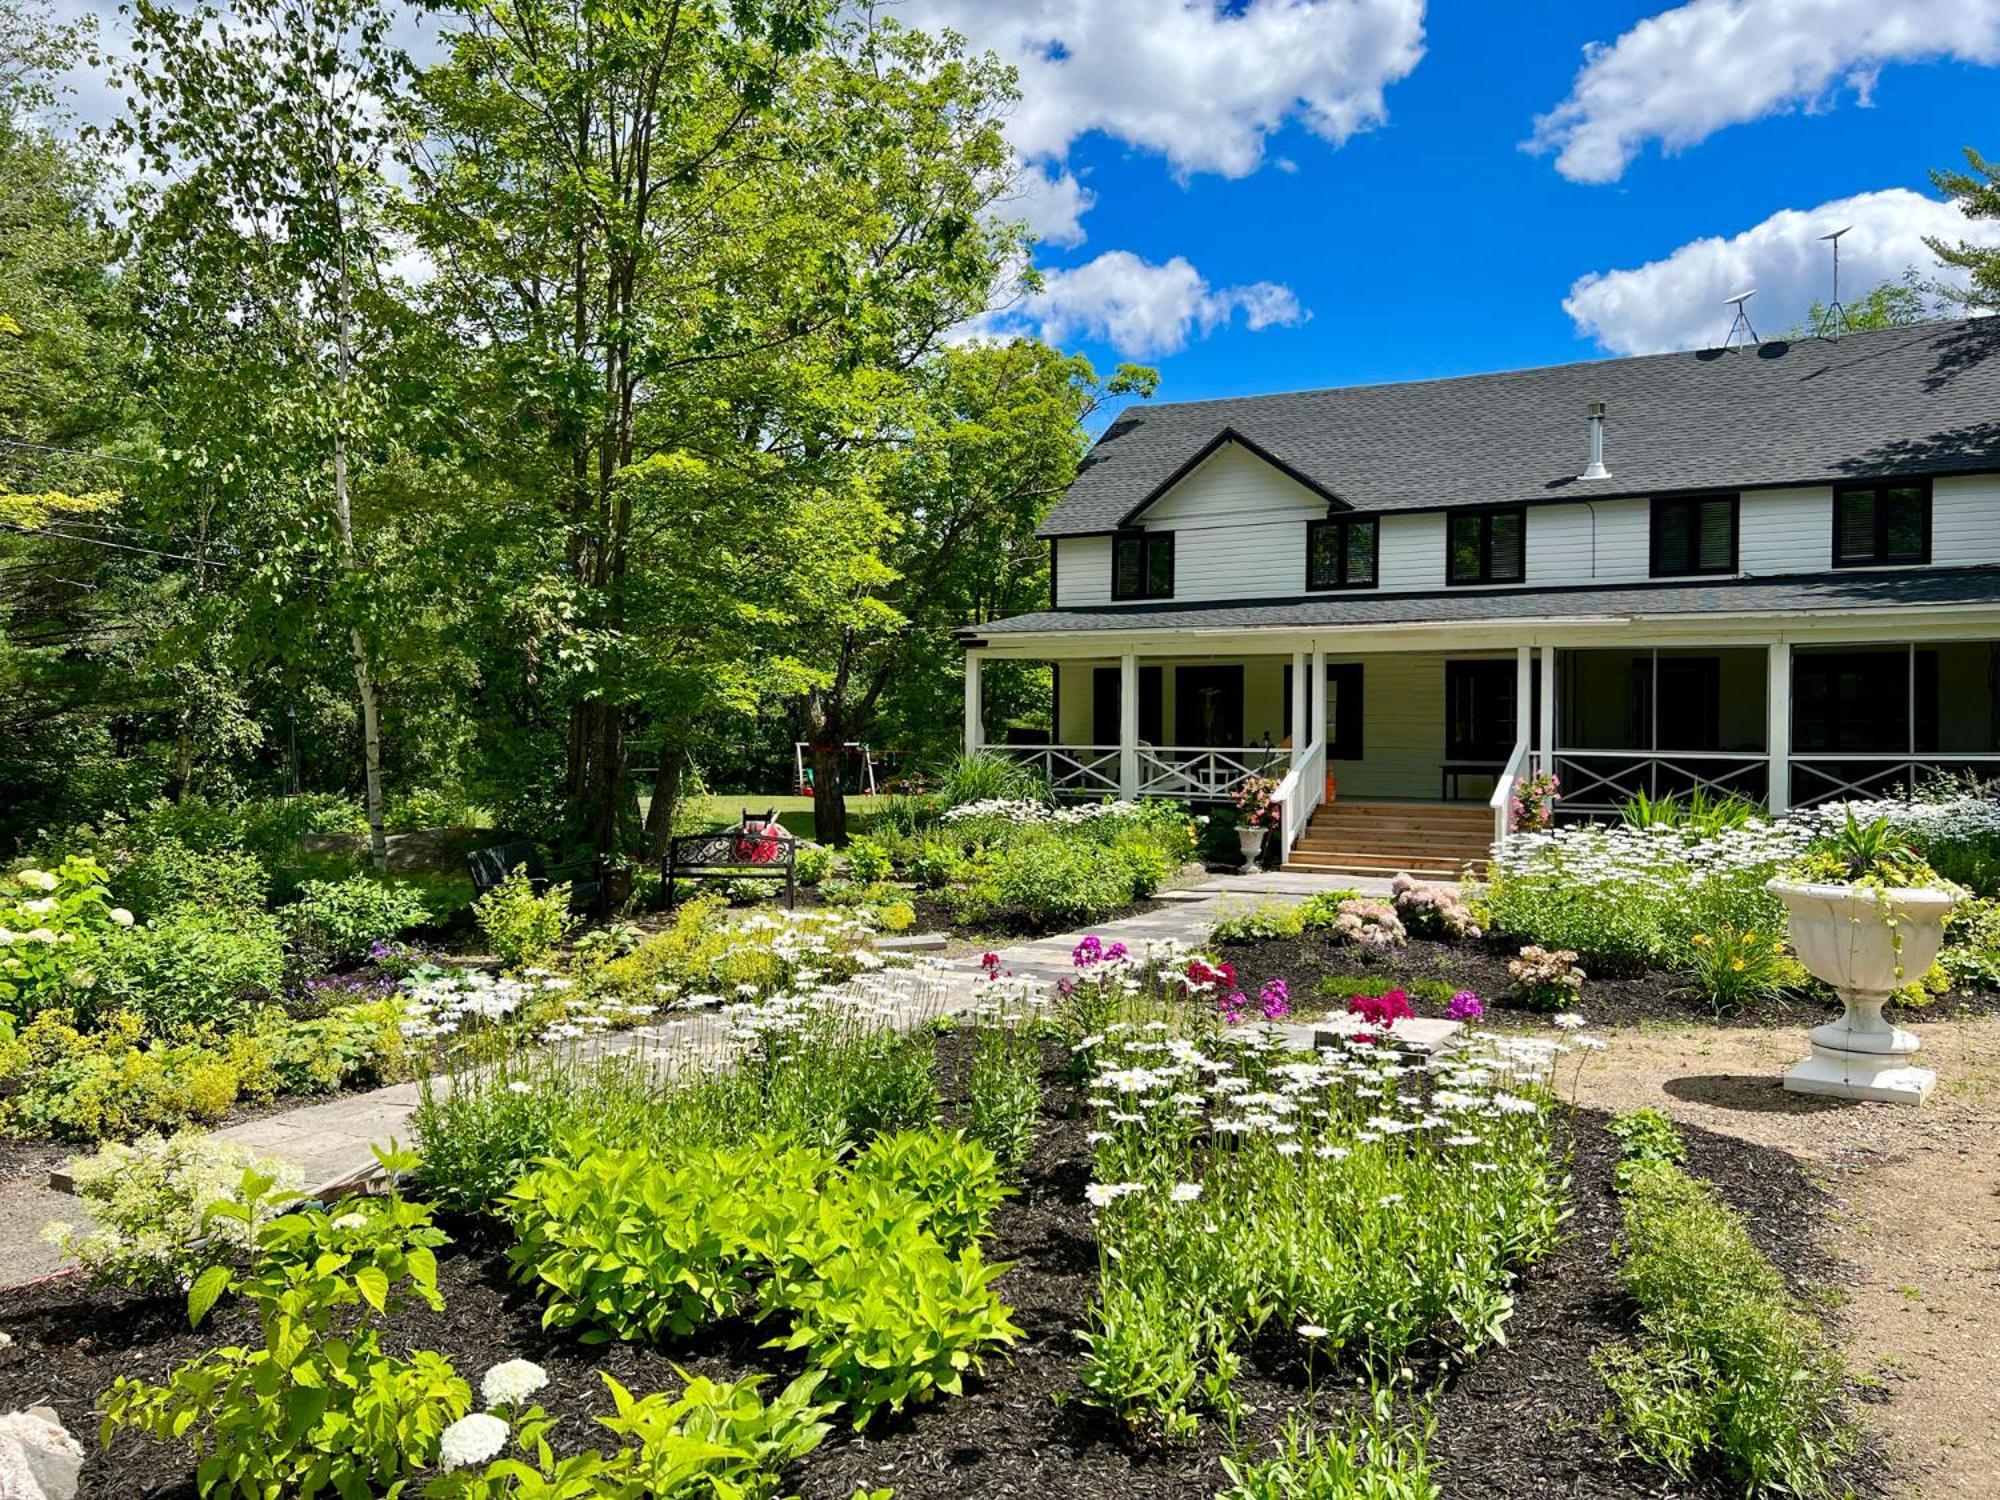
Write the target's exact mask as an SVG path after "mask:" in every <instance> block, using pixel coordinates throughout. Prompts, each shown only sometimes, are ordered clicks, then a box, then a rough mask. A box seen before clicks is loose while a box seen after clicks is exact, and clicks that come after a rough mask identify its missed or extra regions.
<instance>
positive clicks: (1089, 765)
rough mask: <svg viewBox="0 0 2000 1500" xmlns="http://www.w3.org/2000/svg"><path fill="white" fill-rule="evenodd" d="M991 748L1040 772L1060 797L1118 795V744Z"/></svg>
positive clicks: (994, 751) (993, 751) (993, 746)
mask: <svg viewBox="0 0 2000 1500" xmlns="http://www.w3.org/2000/svg"><path fill="white" fill-rule="evenodd" d="M987 749H988V750H989V751H990V752H991V753H993V754H996V755H1004V756H1006V757H1008V759H1010V760H1014V761H1018V762H1019V763H1020V764H1022V765H1023V766H1026V767H1027V768H1028V769H1029V770H1031V771H1037V772H1039V773H1040V774H1041V776H1042V777H1043V779H1044V780H1046V781H1047V782H1048V784H1049V790H1051V791H1052V792H1054V793H1055V794H1056V795H1057V796H1058V797H1093V798H1094V797H1103V796H1107V795H1108V796H1112V797H1115V796H1117V795H1118V747H1117V746H1116V745H989V746H988V747H987Z"/></svg>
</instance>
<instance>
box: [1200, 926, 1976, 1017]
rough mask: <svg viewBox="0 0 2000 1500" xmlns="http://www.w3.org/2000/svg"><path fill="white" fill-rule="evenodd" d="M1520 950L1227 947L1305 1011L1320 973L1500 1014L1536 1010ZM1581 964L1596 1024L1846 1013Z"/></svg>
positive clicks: (1586, 1005)
mask: <svg viewBox="0 0 2000 1500" xmlns="http://www.w3.org/2000/svg"><path fill="white" fill-rule="evenodd" d="M1520 951H1521V949H1520V944H1519V943H1515V942H1508V941H1506V940H1504V939H1498V938H1495V939H1485V940H1481V941H1478V942H1465V943H1454V942H1442V941H1433V940H1430V939H1425V938H1412V939H1411V940H1410V942H1409V944H1408V946H1407V947H1404V948H1399V949H1397V950H1396V951H1395V952H1393V953H1372V952H1370V951H1368V950H1367V949H1365V948H1358V947H1356V946H1354V945H1353V944H1351V943H1335V942H1331V941H1329V940H1328V939H1327V938H1326V936H1325V935H1324V934H1320V933H1305V934H1302V935H1300V936H1298V937H1284V938H1263V939H1260V940H1259V941H1257V942H1253V943H1242V944H1230V945H1228V946H1226V947H1224V948H1223V949H1222V950H1221V953H1222V956H1223V957H1225V958H1227V959H1228V960H1229V961H1230V962H1231V963H1232V964H1234V965H1235V966H1236V974H1237V980H1238V983H1239V984H1240V985H1241V986H1242V988H1243V990H1244V992H1245V993H1246V994H1255V993H1256V992H1257V988H1258V986H1261V985H1262V984H1263V983H1264V982H1265V981H1266V980H1269V979H1282V980H1284V981H1285V983H1286V984H1287V985H1288V986H1290V988H1291V992H1292V1002H1293V1008H1294V1009H1296V1010H1300V1011H1302V1012H1303V1011H1308V1010H1309V1009H1310V1007H1311V1006H1312V1005H1314V1004H1315V1003H1316V997H1315V996H1314V994H1313V986H1314V985H1315V984H1316V983H1317V982H1318V981H1319V980H1320V979H1322V978H1325V977H1327V976H1338V977H1340V978H1342V979H1350V978H1367V979H1369V980H1371V981H1374V982H1376V983H1379V984H1380V986H1381V988H1382V989H1385V990H1388V989H1395V988H1397V987H1398V986H1399V985H1403V984H1407V983H1409V982H1411V981H1413V980H1424V979H1431V980H1443V981H1445V982H1446V983H1448V984H1451V985H1454V986H1457V987H1459V988H1463V989H1469V990H1471V991H1472V992H1473V993H1474V994H1476V995H1478V996H1479V997H1480V999H1482V1000H1484V1001H1486V1003H1487V1004H1488V1005H1491V1006H1495V1007H1496V1008H1497V1009H1498V1010H1499V1011H1500V1012H1502V1013H1506V1012H1510V1011H1513V1012H1515V1013H1518V1014H1521V1015H1524V1016H1527V1015H1531V1013H1530V1012H1527V1011H1516V1010H1515V1007H1514V1006H1513V1005H1512V1002H1511V1001H1510V999H1509V994H1510V992H1511V991H1512V989H1513V984H1514V981H1513V979H1512V978H1511V977H1510V976H1509V975H1508V973H1507V961H1508V960H1509V959H1510V958H1513V957H1514V956H1515V955H1516V954H1518V953H1519V952H1520ZM1583 967H1584V969H1585V972H1586V973H1587V974H1588V976H1589V977H1588V978H1587V979H1586V980H1585V982H1584V986H1583V994H1582V996H1581V998H1580V999H1579V1000H1578V1001H1577V1003H1576V1008H1577V1009H1578V1010H1580V1011H1582V1012H1583V1013H1584V1015H1586V1016H1588V1017H1589V1018H1590V1020H1591V1023H1592V1024H1593V1025H1597V1026H1629V1025H1634V1024H1636V1023H1638V1022H1642V1021H1697V1022H1704V1023H1707V1024H1709V1025H1714V1026H1745V1027H1765V1028H1768V1027H1773V1026H1817V1025H1818V1024H1819V1023H1820V1022H1822V1021H1826V1020H1831V1019H1832V1018H1833V1017H1835V1016H1837V1015H1839V1014H1840V1002H1839V1001H1838V1000H1835V999H1833V998H1832V997H1831V996H1830V995H1829V996H1827V997H1826V998H1821V997H1819V996H1817V995H1780V996H1776V997H1774V998H1772V999H1770V1000H1766V1001H1762V1002H1760V1003H1758V1004H1755V1005H1751V1006H1747V1007H1745V1008H1744V1009H1742V1010H1739V1011H1734V1012H1732V1013H1730V1014H1728V1015H1724V1016H1717V1015H1716V1014H1715V1012H1714V1010H1713V1009H1712V1008H1711V1007H1710V1006H1709V1004H1708V1002H1707V1000H1705V999H1704V998H1702V996H1701V995H1700V994H1699V993H1698V992H1697V991H1695V990H1693V989H1690V988H1689V987H1688V983H1687V981H1686V979H1685V978H1684V977H1683V976H1681V975H1678V974H1673V973H1669V972H1667V971H1664V970H1659V969H1653V970H1648V971H1645V972H1643V973H1638V974H1632V973H1619V972H1616V971H1615V970H1605V969H1603V968H1601V967H1600V968H1593V967H1592V966H1591V965H1590V964H1589V963H1588V962H1586V963H1585V964H1584V966H1583ZM1327 1003H1328V1004H1330V1005H1335V1006H1337V1005H1338V1004H1339V1002H1338V1001H1329V1002H1327ZM1412 1005H1413V1007H1414V1009H1415V1010H1416V1012H1417V1014H1418V1015H1420V1016H1441V1015H1443V1014H1444V1006H1443V1005H1442V1004H1441V1003H1438V1002H1426V1001H1423V1000H1419V999H1415V998H1414V997H1413V998H1412ZM1892 1014H1894V1015H1896V1016H1897V1018H1898V1019H1900V1021H1901V1022H1902V1024H1904V1025H1908V1026H1916V1025H1921V1024H1922V1023H1923V1022H1925V1021H1954V1020H1963V1019H1970V1018H1973V1017H1979V1016H1990V1015H2000V995H1993V994H1986V993H1983V992H1976V991H1963V992H1961V991H1957V990H1954V991H1952V992H1950V993H1949V994H1946V995H1941V996H1939V997H1938V998H1937V999H1936V1000H1934V1001H1933V1002H1932V1003H1931V1004H1929V1005H1926V1006H1923V1007H1922V1008H1920V1009H1914V1010H1912V1009H1904V1008H1899V1009H1898V1010H1897V1011H1895V1012H1893V1013H1892Z"/></svg>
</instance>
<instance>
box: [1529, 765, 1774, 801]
mask: <svg viewBox="0 0 2000 1500" xmlns="http://www.w3.org/2000/svg"><path fill="white" fill-rule="evenodd" d="M1555 773H1556V776H1557V777H1558V778H1559V779H1560V780H1561V782H1562V801H1561V803H1560V804H1559V806H1560V808H1561V810H1562V811H1563V812H1564V813H1566V814H1570V815H1575V814H1578V813H1616V812H1622V811H1623V810H1624V807H1625V804H1626V803H1627V802H1630V801H1631V800H1632V799H1633V798H1634V797H1636V796H1639V795H1640V794H1641V793H1643V794H1644V795H1646V796H1648V797H1664V796H1669V795H1679V794H1685V793H1687V792H1688V791H1690V790H1692V789H1693V788H1695V787H1701V788H1702V789H1704V790H1705V791H1708V792H1710V793H1712V794H1714V795H1716V796H1732V795H1733V796H1738V797H1746V798H1748V799H1749V800H1750V801H1752V802H1759V803H1761V802H1762V801H1763V800H1764V797H1765V793H1766V791H1767V790H1768V788H1769V785H1770V775H1771V757H1770V756H1769V755H1767V754H1764V753H1763V752H1761V751H1759V752H1747V751H1738V750H1557V751H1556V753H1555Z"/></svg>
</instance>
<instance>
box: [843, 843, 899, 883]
mask: <svg viewBox="0 0 2000 1500" xmlns="http://www.w3.org/2000/svg"><path fill="white" fill-rule="evenodd" d="M846 855H847V873H848V876H849V878H851V879H853V880H855V881H858V882H859V883H860V884H862V885H875V884H877V883H879V882H881V881H884V880H887V879H888V878H889V877H890V876H891V875H892V874H894V873H895V867H894V866H893V865H892V864H891V862H890V859H889V851H888V850H887V849H885V848H884V847H883V846H882V843H881V841H880V840H879V839H871V838H865V837H864V838H856V839H849V840H848V842H847V849H846Z"/></svg>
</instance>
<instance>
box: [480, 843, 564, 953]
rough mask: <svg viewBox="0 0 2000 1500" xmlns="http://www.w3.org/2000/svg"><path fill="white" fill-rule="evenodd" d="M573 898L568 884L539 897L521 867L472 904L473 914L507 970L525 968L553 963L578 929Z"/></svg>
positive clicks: (552, 888) (545, 892) (547, 891)
mask: <svg viewBox="0 0 2000 1500" xmlns="http://www.w3.org/2000/svg"><path fill="white" fill-rule="evenodd" d="M569 895H570V892H569V886H568V885H566V884H564V885H552V886H550V887H549V888H548V889H547V890H546V891H544V892H542V893H541V894H540V895H537V894H536V893H535V886H534V882H533V881H531V880H530V879H529V878H528V875H527V872H526V870H524V869H519V868H517V869H516V870H515V871H514V872H513V873H512V874H511V875H509V876H508V877H507V878H506V879H505V880H503V881H501V882H500V884H498V885H496V886H494V887H493V889H492V890H490V891H488V892H487V893H486V894H485V895H483V896H481V897H480V898H479V899H478V900H477V901H475V902H474V903H473V904H472V914H473V916H474V918H475V919H477V921H478V923H479V930H480V931H481V932H482V933H484V934H485V935H486V941H487V943H488V944H489V945H490V946H491V947H492V949H493V956H494V957H496V958H498V959H499V960H500V962H501V963H502V964H504V965H505V966H506V967H507V968H510V969H521V968H526V967H527V966H529V965H531V964H541V963H547V962H549V961H550V960H551V959H553V958H554V957H555V955H556V951H557V950H558V949H560V948H561V947H562V944H563V939H564V938H566V937H568V936H569V935H570V933H572V932H573V931H575V930H576V926H577V923H576V919H575V918H573V917H572V916H570V914H569Z"/></svg>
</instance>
